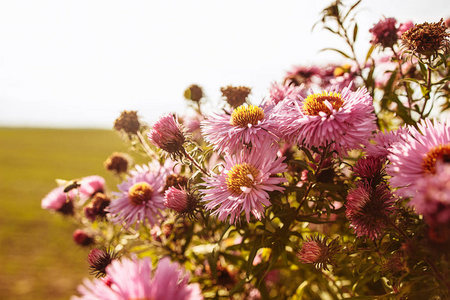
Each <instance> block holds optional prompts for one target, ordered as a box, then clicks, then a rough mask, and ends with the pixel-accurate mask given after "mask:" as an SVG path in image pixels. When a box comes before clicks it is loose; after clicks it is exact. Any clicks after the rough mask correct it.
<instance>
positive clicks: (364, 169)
mask: <svg viewBox="0 0 450 300" xmlns="http://www.w3.org/2000/svg"><path fill="white" fill-rule="evenodd" d="M383 163H384V159H383V158H380V157H374V156H366V157H363V158H360V159H359V160H358V161H357V162H356V166H355V167H354V168H353V172H354V174H355V175H356V176H358V177H360V178H361V179H364V180H367V181H368V182H371V183H372V182H373V183H374V184H375V185H377V184H378V183H380V182H381V180H382V178H383V176H384V175H386V174H385V172H384V168H383Z"/></svg>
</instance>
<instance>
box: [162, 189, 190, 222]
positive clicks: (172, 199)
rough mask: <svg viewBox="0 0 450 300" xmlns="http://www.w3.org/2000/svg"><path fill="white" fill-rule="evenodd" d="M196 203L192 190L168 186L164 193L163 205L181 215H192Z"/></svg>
mask: <svg viewBox="0 0 450 300" xmlns="http://www.w3.org/2000/svg"><path fill="white" fill-rule="evenodd" d="M197 203H198V196H197V195H196V193H195V192H194V191H191V190H186V189H184V188H180V189H177V188H175V187H169V188H168V189H167V190H166V192H165V193H164V205H165V206H166V207H168V208H170V209H173V210H174V211H176V212H177V213H179V214H181V215H189V216H192V215H193V213H194V211H195V209H196V207H197Z"/></svg>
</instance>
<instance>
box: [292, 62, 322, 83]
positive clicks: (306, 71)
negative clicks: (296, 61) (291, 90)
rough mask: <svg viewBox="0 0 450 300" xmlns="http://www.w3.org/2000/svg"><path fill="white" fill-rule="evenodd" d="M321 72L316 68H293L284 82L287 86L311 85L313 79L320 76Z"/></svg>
mask: <svg viewBox="0 0 450 300" xmlns="http://www.w3.org/2000/svg"><path fill="white" fill-rule="evenodd" d="M320 72H321V70H320V68H319V67H316V66H310V67H307V66H295V67H293V68H292V70H291V71H289V72H287V74H286V77H285V78H284V82H285V83H286V84H287V85H294V86H300V85H302V84H304V85H309V84H311V83H313V79H314V78H315V77H317V76H318V75H319V74H320Z"/></svg>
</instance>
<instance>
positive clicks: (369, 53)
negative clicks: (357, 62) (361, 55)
mask: <svg viewBox="0 0 450 300" xmlns="http://www.w3.org/2000/svg"><path fill="white" fill-rule="evenodd" d="M374 49H375V45H372V46H371V47H370V49H369V51H367V55H366V60H365V61H364V64H365V63H367V61H368V60H369V58H370V56H371V55H372V52H373V50H374Z"/></svg>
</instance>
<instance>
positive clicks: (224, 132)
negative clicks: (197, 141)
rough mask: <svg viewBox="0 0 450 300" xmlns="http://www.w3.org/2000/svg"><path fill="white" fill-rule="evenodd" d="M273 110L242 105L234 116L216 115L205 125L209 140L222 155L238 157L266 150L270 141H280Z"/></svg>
mask: <svg viewBox="0 0 450 300" xmlns="http://www.w3.org/2000/svg"><path fill="white" fill-rule="evenodd" d="M270 114H271V109H270V108H266V109H263V108H261V107H259V106H255V105H241V106H239V107H238V108H236V109H234V110H233V112H232V113H229V112H227V113H223V114H220V115H219V114H213V115H211V116H210V117H208V118H207V119H206V120H205V121H203V122H202V123H201V129H202V133H203V135H204V138H205V140H206V141H207V142H208V143H210V144H212V145H213V148H214V150H216V151H219V152H227V153H235V152H237V151H239V150H241V149H244V148H246V147H255V148H257V149H262V148H261V147H262V145H263V143H264V142H265V141H266V140H270V141H278V134H277V127H278V126H277V122H276V121H275V120H273V119H272V118H271V117H270Z"/></svg>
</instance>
